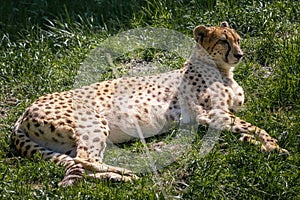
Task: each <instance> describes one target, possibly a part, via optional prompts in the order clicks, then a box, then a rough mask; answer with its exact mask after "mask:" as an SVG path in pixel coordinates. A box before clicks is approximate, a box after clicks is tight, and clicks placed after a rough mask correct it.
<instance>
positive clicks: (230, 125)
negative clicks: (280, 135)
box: [209, 109, 288, 153]
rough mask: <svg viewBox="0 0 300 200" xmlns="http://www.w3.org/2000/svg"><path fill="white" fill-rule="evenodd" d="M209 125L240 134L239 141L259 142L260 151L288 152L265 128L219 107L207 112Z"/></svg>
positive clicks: (257, 143)
mask: <svg viewBox="0 0 300 200" xmlns="http://www.w3.org/2000/svg"><path fill="white" fill-rule="evenodd" d="M209 118H210V119H211V123H210V125H211V126H212V127H213V128H217V129H220V130H229V131H232V132H233V133H239V134H241V137H240V141H243V142H250V143H253V144H255V145H259V144H261V150H262V151H274V150H277V151H278V152H279V153H288V151H287V150H286V149H283V148H281V147H280V146H279V145H278V144H277V140H276V139H274V138H272V137H271V136H270V135H269V134H268V133H267V132H266V131H265V130H263V129H261V128H259V127H256V126H254V125H252V124H250V123H248V122H246V121H244V120H241V119H240V118H239V117H236V116H234V115H233V114H232V113H230V112H226V111H223V110H221V109H214V110H212V111H210V112H209Z"/></svg>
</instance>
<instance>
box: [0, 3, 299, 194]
mask: <svg viewBox="0 0 300 200" xmlns="http://www.w3.org/2000/svg"><path fill="white" fill-rule="evenodd" d="M299 19H300V3H299V2H298V1H290V0H285V1H248V0H238V1H230V0H228V1H222V2H221V1H203V0H198V1H197V0H196V1H184V0H181V1H169V0H161V1H138V0H132V1H121V0H114V1H110V3H108V2H106V1H101V0H86V1H76V2H75V1H74V2H70V1H65V0H64V1H59V0H53V1H51V2H50V1H36V0H31V1H14V0H13V1H1V3H0V48H1V49H0V50H1V54H0V136H1V137H0V199H163V198H175V199H181V198H182V199H300V170H299V168H300V155H299V153H300V133H299V130H300V125H299V124H300V123H299V121H300V120H299V116H300V85H299V83H300V66H299V64H298V63H300V59H299V58H300V57H299V55H300V47H299V46H300V37H299V31H300V29H299V27H300V24H299ZM223 20H227V21H228V22H229V24H231V25H232V27H233V28H235V29H236V30H237V31H238V32H239V33H240V35H241V36H242V37H243V41H242V48H243V49H244V51H245V53H246V59H245V60H244V62H243V63H242V64H240V65H239V66H238V67H237V69H236V80H237V81H238V82H239V83H240V85H241V86H242V87H243V88H244V89H245V93H246V105H245V109H244V110H243V111H241V112H239V113H238V114H237V115H238V116H240V117H242V118H243V119H246V120H247V121H249V122H251V123H254V124H256V125H257V126H260V127H263V128H264V129H266V130H267V131H268V132H269V133H270V134H271V135H272V136H274V137H276V138H278V140H279V144H280V145H281V146H282V147H284V148H286V149H288V150H289V151H290V152H291V155H290V156H283V155H278V154H277V153H261V152H260V151H259V148H258V147H254V146H252V145H243V144H241V143H239V142H237V138H238V136H235V135H233V134H232V133H230V132H224V133H223V134H222V136H221V138H220V140H219V141H218V143H217V144H216V146H215V147H214V149H213V150H212V151H211V152H210V153H209V154H208V155H206V156H205V157H202V156H201V155H199V152H198V150H199V148H200V146H201V139H197V138H196V140H195V142H194V143H193V144H192V146H191V149H190V150H189V151H187V152H186V153H185V154H184V155H182V156H181V157H180V159H178V160H177V161H176V162H174V163H173V164H172V165H170V166H167V167H165V168H163V169H161V170H160V171H159V172H158V174H155V173H148V174H145V175H143V176H142V178H141V179H140V180H138V181H135V182H133V183H113V182H109V181H103V180H86V179H84V180H83V181H81V182H79V183H78V184H76V185H75V186H72V187H69V188H60V187H58V186H57V183H58V182H59V181H60V180H61V179H62V178H63V175H64V172H63V171H62V169H61V168H60V167H58V166H55V165H54V164H53V163H50V162H47V161H42V160H40V159H38V158H36V159H35V160H27V159H24V158H20V157H15V156H11V153H10V150H9V144H10V135H11V133H12V126H13V125H14V122H15V121H16V120H17V118H18V117H19V116H20V114H21V113H22V112H23V111H24V109H25V108H26V107H27V106H28V105H30V103H32V102H33V101H34V100H35V99H36V98H37V97H39V96H41V95H43V94H45V93H50V92H54V91H63V90H67V89H70V88H72V85H73V83H74V77H75V76H76V73H77V70H78V69H79V67H80V64H81V63H82V62H83V61H84V59H85V58H86V56H87V55H88V53H89V52H90V51H91V50H92V49H94V48H95V47H96V46H97V45H98V44H100V43H101V42H102V41H103V40H105V39H106V38H108V37H109V36H111V35H114V34H116V33H119V32H121V31H124V30H128V29H132V28H137V27H145V26H153V27H164V28H169V29H173V30H177V31H180V32H182V33H183V34H186V35H188V36H190V37H191V36H192V29H193V28H194V27H195V26H196V25H198V24H204V25H207V26H210V25H217V24H219V23H220V22H221V21H223ZM199 132H201V130H199Z"/></svg>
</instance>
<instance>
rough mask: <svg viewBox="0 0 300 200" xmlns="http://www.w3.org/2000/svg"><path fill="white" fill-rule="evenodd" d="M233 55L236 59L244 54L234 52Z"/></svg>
mask: <svg viewBox="0 0 300 200" xmlns="http://www.w3.org/2000/svg"><path fill="white" fill-rule="evenodd" d="M233 56H234V57H236V58H237V59H241V58H242V57H243V56H244V55H243V54H234V55H233Z"/></svg>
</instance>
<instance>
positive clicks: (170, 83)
mask: <svg viewBox="0 0 300 200" xmlns="http://www.w3.org/2000/svg"><path fill="white" fill-rule="evenodd" d="M194 39H195V41H196V45H195V47H194V49H193V50H192V54H191V56H190V58H189V59H188V60H187V61H186V62H185V64H184V66H183V67H182V68H181V69H179V70H174V71H171V72H167V73H162V74H158V75H153V76H145V77H131V78H119V79H114V80H109V81H104V82H100V83H95V84H92V85H90V86H85V87H82V88H79V89H75V90H70V91H66V92H61V93H53V94H47V95H44V96H42V97H40V98H39V99H38V100H37V101H36V102H34V103H33V104H32V105H31V106H30V107H29V108H28V109H27V110H26V112H25V113H24V114H23V115H22V116H21V117H20V118H19V120H18V121H17V122H16V124H15V131H14V134H13V136H12V139H13V143H14V145H15V146H16V148H17V149H18V150H19V151H20V152H21V154H22V155H23V156H26V157H28V158H30V157H32V155H33V154H35V153H36V152H40V153H41V154H42V156H43V158H44V159H50V160H52V161H54V162H55V163H57V164H63V165H64V166H65V167H66V176H65V177H64V179H63V180H62V181H61V183H60V185H62V186H68V185H71V184H73V183H74V182H75V181H76V180H77V179H81V178H82V176H83V174H84V173H85V174H86V175H87V176H88V177H91V178H107V179H113V180H124V181H128V180H132V179H135V178H137V177H136V176H135V175H134V174H132V172H131V171H129V170H126V169H122V168H118V167H114V166H108V165H106V164H104V163H103V162H102V159H103V154H104V150H105V147H106V142H107V140H110V141H111V142H113V143H122V142H126V141H129V140H131V139H132V138H135V137H138V132H137V129H138V128H140V129H141V131H142V132H143V134H144V137H151V136H153V135H157V134H160V133H162V132H163V131H164V130H166V129H167V128H168V127H169V126H170V125H171V124H172V122H173V121H180V119H181V118H182V121H181V122H182V123H194V122H195V123H198V124H207V125H210V126H212V127H214V128H218V129H220V130H230V131H232V132H234V133H239V134H241V140H242V141H248V142H251V143H254V144H260V145H261V147H262V150H264V151H270V150H274V149H277V150H278V151H279V152H286V150H284V149H282V148H280V147H279V146H278V145H277V143H276V140H275V139H273V138H271V137H270V136H269V135H268V134H267V132H266V131H265V130H263V129H260V128H258V127H256V126H254V125H251V124H250V123H248V122H246V121H243V120H241V119H240V118H238V117H236V116H234V115H233V114H232V112H233V111H236V110H237V109H238V108H240V107H241V106H242V105H243V103H244V92H243V89H242V88H241V87H240V86H239V85H238V84H237V82H236V81H235V80H234V78H233V69H234V66H235V65H236V64H238V63H239V61H240V59H241V58H242V57H243V52H242V50H241V49H240V44H239V41H240V37H239V35H238V34H237V33H236V31H235V30H233V29H231V28H230V27H229V25H228V24H227V22H222V23H221V26H216V27H205V26H197V27H196V28H195V29H194ZM204 49H205V50H204Z"/></svg>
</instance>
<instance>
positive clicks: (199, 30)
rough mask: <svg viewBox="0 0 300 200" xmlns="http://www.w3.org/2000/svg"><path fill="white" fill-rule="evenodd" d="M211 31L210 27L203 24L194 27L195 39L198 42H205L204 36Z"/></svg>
mask: <svg viewBox="0 0 300 200" xmlns="http://www.w3.org/2000/svg"><path fill="white" fill-rule="evenodd" d="M208 31H209V28H207V27H205V26H203V25H201V26H197V27H196V28H195V29H194V39H195V41H196V42H198V43H199V42H201V43H203V38H204V37H206V36H207V33H208Z"/></svg>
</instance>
